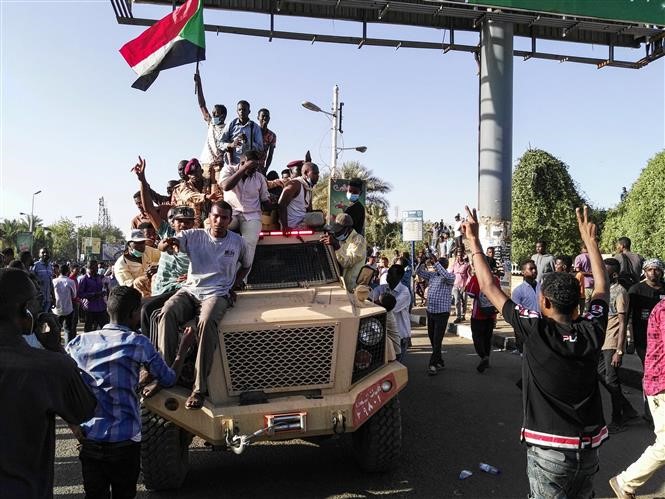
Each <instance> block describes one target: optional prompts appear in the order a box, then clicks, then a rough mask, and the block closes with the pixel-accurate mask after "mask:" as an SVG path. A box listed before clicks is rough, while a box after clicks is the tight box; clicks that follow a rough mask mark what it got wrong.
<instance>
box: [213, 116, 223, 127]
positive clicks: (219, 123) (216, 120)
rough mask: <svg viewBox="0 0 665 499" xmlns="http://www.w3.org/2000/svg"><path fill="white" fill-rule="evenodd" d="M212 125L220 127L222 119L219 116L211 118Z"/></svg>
mask: <svg viewBox="0 0 665 499" xmlns="http://www.w3.org/2000/svg"><path fill="white" fill-rule="evenodd" d="M212 124H213V125H221V124H222V118H220V117H219V116H213V117H212Z"/></svg>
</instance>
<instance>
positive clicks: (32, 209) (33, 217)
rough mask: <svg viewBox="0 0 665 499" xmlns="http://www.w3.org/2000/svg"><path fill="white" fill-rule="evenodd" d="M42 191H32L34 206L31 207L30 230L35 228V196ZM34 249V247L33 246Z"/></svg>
mask: <svg viewBox="0 0 665 499" xmlns="http://www.w3.org/2000/svg"><path fill="white" fill-rule="evenodd" d="M41 192H42V191H37V192H33V193H32V206H31V208H30V232H31V233H32V231H33V230H34V220H35V196H36V195H37V194H40V193H41ZM31 249H32V248H31Z"/></svg>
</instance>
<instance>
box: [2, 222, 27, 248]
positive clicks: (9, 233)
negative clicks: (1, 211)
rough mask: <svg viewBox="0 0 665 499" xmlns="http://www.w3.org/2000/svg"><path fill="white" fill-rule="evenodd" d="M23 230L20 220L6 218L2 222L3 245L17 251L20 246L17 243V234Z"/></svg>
mask: <svg viewBox="0 0 665 499" xmlns="http://www.w3.org/2000/svg"><path fill="white" fill-rule="evenodd" d="M23 230H24V229H23V225H22V223H21V221H20V220H16V219H13V220H10V219H9V218H5V219H4V220H3V221H2V223H0V237H1V238H2V247H3V248H14V251H16V250H17V248H18V245H17V243H16V236H17V235H18V233H19V232H22V231H23Z"/></svg>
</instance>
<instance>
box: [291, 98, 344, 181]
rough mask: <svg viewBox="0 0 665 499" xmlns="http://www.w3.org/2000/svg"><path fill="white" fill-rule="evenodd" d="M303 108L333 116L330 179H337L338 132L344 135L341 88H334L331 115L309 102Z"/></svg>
mask: <svg viewBox="0 0 665 499" xmlns="http://www.w3.org/2000/svg"><path fill="white" fill-rule="evenodd" d="M301 105H302V107H304V108H305V109H307V110H309V111H313V112H315V113H323V114H327V115H328V116H332V127H331V131H332V152H331V159H330V177H331V178H335V174H336V173H337V132H338V131H339V133H343V132H342V107H343V106H344V103H342V104H341V105H340V102H339V86H338V85H335V86H334V87H333V105H332V113H329V112H328V111H324V110H323V109H321V108H320V107H319V106H317V105H316V104H313V103H311V102H309V101H304V102H303V103H302V104H301Z"/></svg>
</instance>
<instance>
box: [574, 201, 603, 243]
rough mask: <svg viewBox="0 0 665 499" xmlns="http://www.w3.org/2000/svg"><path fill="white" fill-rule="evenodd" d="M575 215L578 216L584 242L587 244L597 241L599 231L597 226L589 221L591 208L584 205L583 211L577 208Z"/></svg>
mask: <svg viewBox="0 0 665 499" xmlns="http://www.w3.org/2000/svg"><path fill="white" fill-rule="evenodd" d="M575 215H577V225H578V227H579V229H580V236H582V241H584V242H585V243H589V242H591V241H596V234H597V233H598V229H597V227H596V224H595V223H593V221H591V220H589V207H588V206H587V205H584V207H583V209H582V210H580V209H579V208H575ZM587 248H588V246H587Z"/></svg>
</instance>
